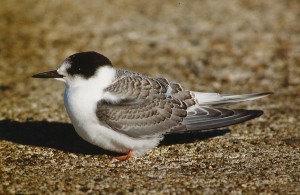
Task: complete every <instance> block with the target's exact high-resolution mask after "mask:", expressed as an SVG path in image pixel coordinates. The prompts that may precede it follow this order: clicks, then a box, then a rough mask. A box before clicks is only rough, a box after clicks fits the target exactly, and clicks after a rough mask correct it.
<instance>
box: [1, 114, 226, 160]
mask: <svg viewBox="0 0 300 195" xmlns="http://www.w3.org/2000/svg"><path fill="white" fill-rule="evenodd" d="M228 132H229V130H228V129H223V130H211V131H206V132H193V133H182V134H169V135H166V136H165V139H164V140H163V141H162V142H161V144H160V145H172V144H182V143H190V142H194V141H196V140H205V139H209V138H212V137H216V136H221V135H224V134H226V133H228ZM0 140H7V141H11V142H15V143H18V144H22V145H31V146H39V147H48V148H54V149H58V150H62V151H65V152H70V153H81V154H111V155H113V154H116V153H112V152H108V151H105V150H102V149H100V148H99V147H97V146H94V145H92V144H89V143H88V142H86V141H84V140H83V139H81V138H80V137H79V136H78V135H77V133H76V132H75V130H74V128H73V126H72V125H71V124H69V123H60V122H47V121H28V122H17V121H12V120H8V119H7V120H2V121H0Z"/></svg>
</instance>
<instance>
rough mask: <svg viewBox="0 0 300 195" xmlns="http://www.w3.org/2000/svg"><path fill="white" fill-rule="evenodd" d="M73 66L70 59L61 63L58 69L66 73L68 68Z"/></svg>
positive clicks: (61, 72) (63, 73) (60, 72)
mask: <svg viewBox="0 0 300 195" xmlns="http://www.w3.org/2000/svg"><path fill="white" fill-rule="evenodd" d="M69 68H71V64H70V63H69V62H68V61H66V60H65V61H63V63H62V64H61V65H60V67H59V68H58V69H57V72H58V73H59V74H62V75H65V74H66V73H67V70H68V69H69Z"/></svg>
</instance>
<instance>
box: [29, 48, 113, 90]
mask: <svg viewBox="0 0 300 195" xmlns="http://www.w3.org/2000/svg"><path fill="white" fill-rule="evenodd" d="M111 67H112V63H111V61H110V60H109V59H108V58H107V57H105V56H104V55H102V54H99V53H97V52H94V51H88V52H80V53H75V54H73V55H71V56H69V57H67V58H66V59H65V60H64V61H63V63H62V64H61V66H60V67H59V68H58V69H57V70H53V71H48V72H43V73H39V74H35V75H33V76H32V77H34V78H54V79H57V80H60V81H64V82H65V83H66V84H67V86H69V85H70V84H72V83H73V84H75V83H79V82H83V81H87V80H89V79H90V78H93V77H95V76H96V75H97V73H98V72H99V70H100V69H106V68H111Z"/></svg>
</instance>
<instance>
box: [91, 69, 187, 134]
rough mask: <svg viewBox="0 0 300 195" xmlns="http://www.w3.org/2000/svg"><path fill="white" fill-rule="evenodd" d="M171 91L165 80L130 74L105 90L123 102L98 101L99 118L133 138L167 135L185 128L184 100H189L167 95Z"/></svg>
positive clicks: (185, 105)
mask: <svg viewBox="0 0 300 195" xmlns="http://www.w3.org/2000/svg"><path fill="white" fill-rule="evenodd" d="M168 88H169V83H168V81H167V80H165V79H161V78H160V79H153V78H150V77H144V76H141V75H138V74H134V75H128V74H127V76H124V77H121V78H119V79H117V81H116V82H115V83H113V84H112V85H111V86H110V87H108V88H107V89H106V91H107V92H109V93H111V94H112V95H115V96H116V97H118V98H119V99H120V101H118V102H109V101H107V100H103V101H100V102H98V105H97V116H98V118H99V120H101V121H105V123H106V124H107V125H108V126H109V127H111V128H112V129H114V130H116V131H120V132H122V133H124V134H127V135H129V136H131V137H151V136H155V135H157V134H163V133H166V132H168V131H170V130H172V129H174V128H178V127H180V126H181V125H182V124H181V123H182V121H183V118H184V117H185V116H186V115H187V111H186V110H187V104H186V103H185V101H187V102H188V101H189V100H188V98H183V99H179V98H176V97H174V96H172V95H167V92H168ZM174 94H175V93H174ZM178 96H180V97H185V96H183V95H182V94H181V95H178Z"/></svg>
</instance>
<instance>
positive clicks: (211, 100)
mask: <svg viewBox="0 0 300 195" xmlns="http://www.w3.org/2000/svg"><path fill="white" fill-rule="evenodd" d="M192 93H193V94H194V95H195V98H196V100H197V104H198V106H224V105H230V104H236V103H240V102H245V101H250V100H256V99H259V98H262V97H265V96H267V95H270V94H272V92H264V93H252V94H243V95H225V94H223V95H222V94H218V93H202V92H192Z"/></svg>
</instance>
